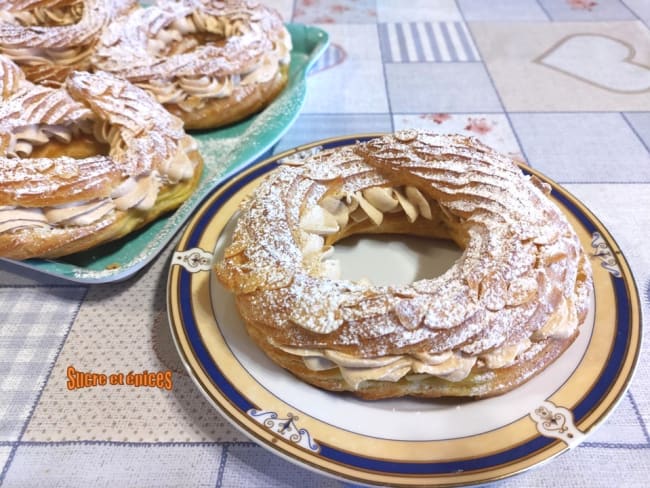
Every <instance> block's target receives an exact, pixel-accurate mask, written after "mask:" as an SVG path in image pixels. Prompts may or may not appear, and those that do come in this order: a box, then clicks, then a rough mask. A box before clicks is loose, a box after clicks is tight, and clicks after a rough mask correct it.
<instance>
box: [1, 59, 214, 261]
mask: <svg viewBox="0 0 650 488" xmlns="http://www.w3.org/2000/svg"><path fill="white" fill-rule="evenodd" d="M0 95H1V96H2V103H0V256H2V257H8V258H13V259H27V258H31V257H58V256H62V255H66V254H70V253H73V252H77V251H81V250H85V249H88V248H90V247H94V246H96V245H98V244H101V243H104V242H107V241H110V240H114V239H117V238H119V237H122V236H123V235H125V234H127V233H129V232H131V231H132V230H134V229H136V228H138V227H140V226H142V225H144V224H145V223H147V222H150V221H151V220H153V219H155V218H156V217H158V216H159V215H161V214H162V213H164V212H168V211H170V210H172V209H173V208H176V207H177V206H179V205H180V204H181V203H182V202H183V201H184V200H185V199H186V198H187V197H188V196H189V195H190V194H191V192H192V191H193V189H194V188H195V186H196V184H197V183H198V178H199V176H200V172H201V168H202V160H201V158H200V155H199V154H198V151H197V146H196V143H195V141H194V140H193V139H192V138H191V137H190V136H187V135H186V134H185V132H184V131H183V124H182V122H181V121H180V120H179V119H177V118H176V117H174V116H172V115H171V114H169V113H168V112H167V111H166V110H164V109H163V108H162V107H161V106H160V105H159V104H158V103H157V102H156V101H155V100H154V99H153V97H151V96H150V95H149V94H147V93H146V92H144V91H143V90H141V89H139V88H137V87H135V86H133V85H131V84H130V83H128V82H127V81H124V80H120V79H118V78H116V77H114V76H112V75H109V74H106V73H98V74H89V73H85V72H73V73H72V74H71V75H70V76H69V77H68V79H67V81H66V84H65V87H64V88H58V89H55V88H50V87H45V86H41V85H35V84H32V83H31V82H29V81H27V80H26V79H25V77H24V74H23V72H22V71H21V70H20V69H19V68H18V66H17V65H16V64H14V63H13V62H12V61H11V60H9V59H8V58H6V57H3V56H0Z"/></svg>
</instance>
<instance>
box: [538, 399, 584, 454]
mask: <svg viewBox="0 0 650 488" xmlns="http://www.w3.org/2000/svg"><path fill="white" fill-rule="evenodd" d="M530 417H531V418H532V419H533V421H534V422H535V424H536V426H537V431H538V432H539V433H540V434H542V435H543V436H545V437H554V438H555V439H560V440H561V441H563V442H564V443H565V444H566V445H567V446H569V447H573V446H576V445H578V444H579V443H580V442H582V440H583V437H584V434H583V433H582V432H581V431H580V430H578V428H577V427H576V426H575V424H574V423H573V413H572V412H571V411H570V410H569V409H567V408H564V407H558V406H557V405H555V404H554V403H553V402H550V401H545V402H544V403H542V404H541V405H540V406H539V407H537V408H536V409H535V410H533V411H532V412H531V413H530Z"/></svg>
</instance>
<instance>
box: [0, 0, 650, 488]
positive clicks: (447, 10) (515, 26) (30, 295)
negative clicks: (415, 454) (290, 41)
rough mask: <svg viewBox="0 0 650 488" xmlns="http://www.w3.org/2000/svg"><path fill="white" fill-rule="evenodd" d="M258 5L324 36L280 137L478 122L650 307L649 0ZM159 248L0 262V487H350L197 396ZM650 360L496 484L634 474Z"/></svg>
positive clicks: (643, 450)
mask: <svg viewBox="0 0 650 488" xmlns="http://www.w3.org/2000/svg"><path fill="white" fill-rule="evenodd" d="M269 3H271V4H274V5H275V6H276V7H277V8H278V9H279V10H280V11H281V13H282V14H283V16H284V18H285V19H287V20H289V19H290V20H291V21H293V22H300V23H306V24H314V25H318V26H320V27H322V28H324V29H326V30H327V31H328V32H329V34H330V36H331V45H330V48H329V49H328V51H327V52H326V54H325V56H324V57H323V58H322V59H321V60H320V61H319V63H318V64H317V66H316V67H315V68H314V70H313V71H312V73H311V74H310V76H309V79H308V95H307V100H306V104H305V106H304V109H303V111H302V113H301V115H300V117H299V118H298V120H297V122H296V124H295V125H294V126H293V127H292V128H291V130H290V131H289V132H288V133H287V134H286V135H285V136H284V137H283V138H282V139H281V141H280V142H279V144H278V146H277V148H276V151H282V150H284V149H287V148H290V147H293V146H296V145H298V144H302V143H305V142H309V141H313V140H316V139H321V138H324V137H329V136H336V135H346V134H355V133H363V132H382V131H392V130H394V129H400V128H405V127H418V128H426V129H431V130H434V131H440V132H460V133H463V134H469V135H473V136H476V137H479V138H480V139H482V140H484V141H485V142H486V143H488V144H490V145H492V146H495V147H496V148H498V149H500V150H501V151H504V152H506V153H510V154H512V155H513V157H515V158H518V159H521V160H524V161H527V162H528V163H529V164H530V165H531V166H532V167H534V168H536V169H539V170H540V171H541V172H543V173H544V174H546V175H548V176H549V177H551V178H553V179H554V180H556V181H557V182H559V183H560V184H562V185H563V186H565V187H566V188H567V189H568V190H569V191H570V192H572V193H573V194H574V195H576V196H577V197H578V198H579V199H581V200H582V201H583V202H584V203H585V204H586V205H587V206H588V207H589V208H590V209H591V210H592V211H593V212H594V213H595V214H596V215H597V216H598V217H599V218H600V219H601V220H602V222H603V223H604V225H605V226H606V227H607V228H608V229H609V230H610V231H611V233H612V234H613V236H614V238H615V239H616V241H617V242H618V244H619V245H620V248H621V249H622V251H623V253H624V255H625V256H626V257H627V259H628V261H629V263H630V266H631V268H632V271H633V273H634V275H635V278H636V281H637V286H638V288H639V291H640V293H641V301H642V306H643V311H644V313H645V316H646V317H648V316H650V246H648V242H649V238H650V232H649V229H650V210H649V209H650V154H649V151H648V148H649V146H650V30H649V25H650V1H648V0H593V1H591V0H489V1H488V0H456V1H454V0H411V1H409V2H397V1H390V0H339V1H338V2H329V1H325V0H275V1H272V2H269ZM170 250H171V246H170V247H169V248H168V249H167V251H166V252H165V253H163V255H161V256H160V257H159V258H158V259H156V260H155V262H153V264H152V265H150V266H148V267H147V268H146V269H145V270H144V271H143V272H141V273H139V274H138V275H137V276H135V277H134V278H132V279H129V280H127V281H125V282H122V283H118V284H111V285H94V286H81V285H77V284H71V283H69V282H64V281H59V280H57V279H53V278H46V277H43V276H41V275H38V274H36V273H34V274H32V273H29V272H25V271H22V270H19V269H18V268H16V267H14V266H12V265H10V264H6V263H5V264H2V265H0V469H1V470H2V472H1V475H0V484H2V486H5V487H7V488H9V487H11V488H13V487H26V486H38V487H45V486H79V487H86V486H93V487H103V486H223V487H234V486H242V487H251V486H264V487H273V486H277V487H280V486H296V487H298V486H300V487H303V486H319V487H321V486H348V485H347V484H346V483H343V482H340V481H337V480H333V479H330V478H326V477H323V476H321V475H319V474H315V473H313V472H311V471H308V470H305V469H303V468H301V467H298V466H295V465H293V464H291V463H289V462H287V461H284V460H283V459H280V458H279V457H276V456H275V455H273V454H271V453H269V452H268V451H266V450H264V449H262V448H261V447H258V446H257V445H256V444H254V443H252V442H250V441H249V440H248V439H247V438H246V437H244V436H243V435H242V434H241V433H239V431H237V430H236V429H234V428H233V427H231V425H230V424H229V423H228V422H227V421H226V420H224V419H223V418H222V417H221V416H220V415H219V414H218V413H216V411H215V410H214V409H213V408H212V407H211V406H210V405H209V404H208V402H207V401H206V400H205V399H204V397H203V395H202V394H201V393H200V392H199V391H198V389H197V388H196V387H195V385H194V383H193V382H192V380H191V379H190V378H189V377H188V376H187V374H186V373H185V371H184V369H183V367H182V365H181V364H180V361H179V359H178V356H177V353H176V351H175V350H174V347H173V344H172V342H171V337H170V332H169V327H168V324H167V317H166V305H165V286H166V279H167V271H168V265H169V254H170ZM646 324H647V320H646ZM645 341H646V343H647V339H645ZM646 349H647V348H646ZM649 364H650V363H649V362H648V361H647V357H646V356H645V355H644V354H643V351H642V355H641V359H640V362H639V366H638V370H637V374H636V376H635V378H634V380H633V381H632V384H631V387H630V389H629V391H628V392H627V394H626V395H625V396H624V398H623V399H622V401H621V402H620V404H619V406H618V407H617V409H616V410H615V412H614V413H613V414H612V415H611V417H610V418H609V419H608V420H607V422H606V423H605V424H604V425H602V426H601V427H600V428H599V429H598V430H597V431H596V432H595V433H594V434H593V435H591V436H590V437H589V438H588V439H587V441H586V442H584V443H583V444H581V445H580V446H579V447H577V448H575V449H572V450H570V451H569V452H567V453H565V454H563V455H562V456H560V457H559V458H557V459H555V460H554V461H552V462H550V463H547V464H545V465H543V466H541V467H538V468H535V469H533V470H530V471H528V472H526V473H524V474H521V475H519V476H517V477H514V478H510V479H506V480H503V481H500V482H497V483H496V486H503V487H506V486H544V487H546V486H585V487H587V486H588V487H597V486H602V487H610V486H639V487H640V486H644V487H645V486H648V480H649V479H650V433H649V431H648V425H649V424H650V366H649ZM69 366H72V367H74V368H76V369H77V370H81V371H97V372H113V371H115V372H117V371H119V372H124V374H127V373H128V372H131V371H132V372H143V371H163V370H171V371H172V374H173V388H172V389H171V390H167V389H165V388H147V387H141V388H135V387H127V386H124V387H113V388H85V389H79V390H73V391H71V390H68V389H67V388H66V381H67V368H68V367H69Z"/></svg>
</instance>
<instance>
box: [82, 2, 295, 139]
mask: <svg viewBox="0 0 650 488" xmlns="http://www.w3.org/2000/svg"><path fill="white" fill-rule="evenodd" d="M291 47H292V46H291V36H290V35H289V32H288V31H287V29H286V28H285V27H284V25H283V23H282V19H281V18H280V16H279V15H278V14H277V12H275V11H274V10H272V9H270V8H268V7H265V6H263V5H261V4H259V3H253V2H249V1H241V0H227V1H225V2H219V1H211V0H180V1H178V2H171V1H159V2H158V3H157V4H156V5H154V6H152V7H150V8H146V9H139V10H136V11H134V12H133V13H131V14H130V15H128V16H125V17H122V18H121V19H120V20H118V21H116V22H114V23H112V24H111V26H110V27H109V28H108V29H107V30H106V32H105V33H104V34H103V36H102V38H101V42H100V44H99V46H98V48H97V51H96V52H95V54H94V55H93V57H92V64H93V69H95V70H102V71H108V72H111V73H113V74H116V75H118V76H120V77H123V78H126V79H128V80H129V81H131V82H132V83H134V84H136V85H138V86H140V87H141V88H144V89H146V90H148V91H150V92H151V93H153V94H154V95H155V96H156V98H157V99H158V101H159V102H160V103H162V104H164V106H165V107H166V108H167V109H168V110H170V111H171V112H172V113H174V114H175V115H176V116H178V117H180V118H181V119H183V121H184V122H185V128H186V129H207V128H214V127H219V126H223V125H226V124H230V123H233V122H237V121H239V120H241V119H243V118H245V117H247V116H249V115H251V114H253V113H255V112H257V111H259V110H260V109H262V108H263V107H264V106H266V105H267V104H268V103H270V102H271V101H272V100H273V99H274V98H275V97H276V96H277V95H278V93H279V92H280V91H281V90H282V88H283V87H284V86H285V84H286V83H287V80H288V70H289V62H290V51H291Z"/></svg>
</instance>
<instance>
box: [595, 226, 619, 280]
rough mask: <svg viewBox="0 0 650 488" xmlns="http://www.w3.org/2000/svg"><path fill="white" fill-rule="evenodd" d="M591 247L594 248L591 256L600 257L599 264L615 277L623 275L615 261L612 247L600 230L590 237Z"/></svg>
mask: <svg viewBox="0 0 650 488" xmlns="http://www.w3.org/2000/svg"><path fill="white" fill-rule="evenodd" d="M591 247H593V248H594V252H593V256H594V257H597V258H598V259H600V261H601V262H600V265H601V266H602V267H603V268H605V269H606V270H607V271H609V272H610V273H611V274H612V275H614V276H615V277H616V278H620V277H621V276H623V274H622V273H621V268H620V267H619V266H618V263H617V262H616V257H615V256H614V253H613V252H612V249H611V248H610V247H609V245H608V244H607V241H605V239H604V238H603V236H602V235H601V234H600V232H594V233H593V234H592V239H591Z"/></svg>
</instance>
